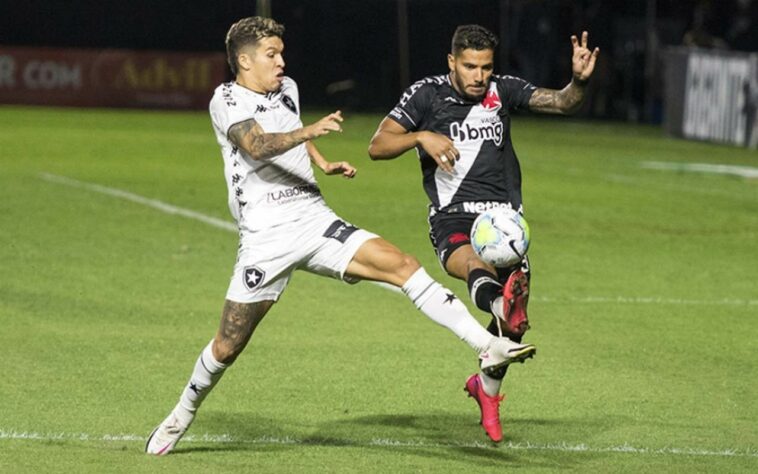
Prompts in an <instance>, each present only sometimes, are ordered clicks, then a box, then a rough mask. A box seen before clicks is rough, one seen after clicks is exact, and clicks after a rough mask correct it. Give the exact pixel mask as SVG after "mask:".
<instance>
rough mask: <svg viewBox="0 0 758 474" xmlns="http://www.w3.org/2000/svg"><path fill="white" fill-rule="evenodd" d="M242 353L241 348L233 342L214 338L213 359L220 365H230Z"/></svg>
mask: <svg viewBox="0 0 758 474" xmlns="http://www.w3.org/2000/svg"><path fill="white" fill-rule="evenodd" d="M243 347H244V346H243ZM241 353H242V348H241V347H240V346H239V344H235V343H234V341H229V340H226V339H219V337H218V336H217V337H216V340H215V343H214V344H213V357H214V358H215V359H216V360H217V361H219V362H221V363H222V364H227V365H228V364H231V363H232V362H234V361H235V360H236V359H237V356H239V355H240V354H241Z"/></svg>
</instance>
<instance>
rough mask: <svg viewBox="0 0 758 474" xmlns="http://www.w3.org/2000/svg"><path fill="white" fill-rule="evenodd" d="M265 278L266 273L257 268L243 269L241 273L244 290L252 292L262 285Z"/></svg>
mask: <svg viewBox="0 0 758 474" xmlns="http://www.w3.org/2000/svg"><path fill="white" fill-rule="evenodd" d="M264 278H266V272H264V271H263V270H261V269H260V268H258V267H245V270H244V271H243V272H242V283H244V284H245V288H247V289H248V290H253V289H255V288H257V287H258V286H260V285H261V283H263V279H264Z"/></svg>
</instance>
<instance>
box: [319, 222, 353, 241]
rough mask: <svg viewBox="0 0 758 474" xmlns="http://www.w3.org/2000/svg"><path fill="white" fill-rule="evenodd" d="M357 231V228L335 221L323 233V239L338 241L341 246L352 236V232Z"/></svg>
mask: <svg viewBox="0 0 758 474" xmlns="http://www.w3.org/2000/svg"><path fill="white" fill-rule="evenodd" d="M356 230H358V228H357V227H355V226H352V225H350V224H347V223H346V222H345V221H342V220H339V219H337V220H336V221H334V222H332V225H330V226H329V228H328V229H326V232H324V237H327V238H330V239H335V240H339V241H340V242H342V243H343V244H344V243H345V241H346V240H347V239H348V237H350V236H351V235H353V232H355V231H356Z"/></svg>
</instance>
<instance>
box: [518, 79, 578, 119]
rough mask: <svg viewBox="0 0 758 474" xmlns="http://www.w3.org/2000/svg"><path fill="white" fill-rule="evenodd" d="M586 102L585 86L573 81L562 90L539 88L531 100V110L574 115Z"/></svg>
mask: <svg viewBox="0 0 758 474" xmlns="http://www.w3.org/2000/svg"><path fill="white" fill-rule="evenodd" d="M582 101H584V86H582V85H577V84H575V83H574V82H573V81H572V82H571V83H569V85H567V86H566V87H564V88H563V89H561V90H555V89H543V88H538V89H537V90H535V91H534V93H533V94H532V98H531V99H529V110H532V111H535V112H546V113H553V114H572V113H574V112H576V111H577V110H579V107H580V106H581V105H582Z"/></svg>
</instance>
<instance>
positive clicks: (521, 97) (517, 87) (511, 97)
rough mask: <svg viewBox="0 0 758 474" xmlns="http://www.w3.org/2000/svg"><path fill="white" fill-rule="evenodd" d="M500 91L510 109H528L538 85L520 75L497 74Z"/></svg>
mask: <svg viewBox="0 0 758 474" xmlns="http://www.w3.org/2000/svg"><path fill="white" fill-rule="evenodd" d="M496 78H497V81H498V85H499V86H500V91H501V92H502V94H501V95H500V97H505V105H506V107H507V108H508V109H509V110H517V109H526V108H528V106H529V99H531V98H532V94H534V91H535V90H537V86H535V85H533V84H532V83H530V82H529V81H525V80H524V79H521V78H520V77H514V76H496Z"/></svg>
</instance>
